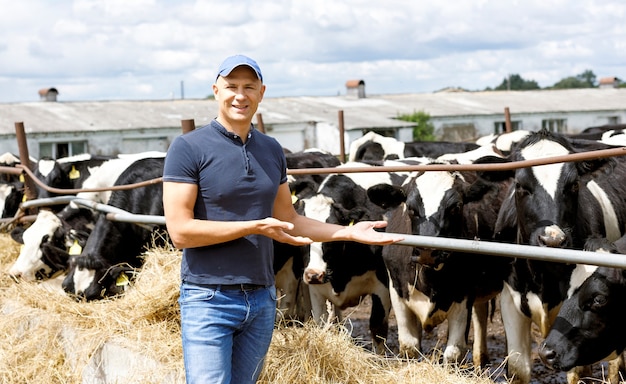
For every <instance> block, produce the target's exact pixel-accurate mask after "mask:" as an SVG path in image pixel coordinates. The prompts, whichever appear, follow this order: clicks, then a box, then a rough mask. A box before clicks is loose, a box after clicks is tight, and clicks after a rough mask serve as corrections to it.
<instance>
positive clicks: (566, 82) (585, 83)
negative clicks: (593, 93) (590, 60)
mask: <svg viewBox="0 0 626 384" xmlns="http://www.w3.org/2000/svg"><path fill="white" fill-rule="evenodd" d="M595 87H596V75H595V74H594V73H593V71H592V70H590V69H587V70H585V71H584V72H583V73H581V74H579V75H577V76H569V77H566V78H564V79H561V80H559V81H558V82H557V83H556V84H554V85H553V86H552V88H553V89H571V88H595Z"/></svg>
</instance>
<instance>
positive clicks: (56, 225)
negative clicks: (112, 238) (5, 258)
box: [9, 209, 93, 281]
mask: <svg viewBox="0 0 626 384" xmlns="http://www.w3.org/2000/svg"><path fill="white" fill-rule="evenodd" d="M92 221H93V213H92V212H91V210H88V209H76V210H72V211H71V212H70V211H68V210H65V211H63V212H61V213H59V214H55V213H53V212H51V211H48V210H40V211H39V213H38V214H37V218H36V219H35V221H34V222H33V224H31V225H30V226H29V227H28V228H27V229H26V230H24V229H23V228H22V227H17V228H15V229H14V230H13V231H12V232H11V237H12V238H13V239H14V240H15V241H17V242H19V243H22V244H23V246H22V249H21V251H20V254H19V256H18V258H17V260H16V261H15V263H14V264H13V266H12V267H11V268H10V270H9V274H10V275H11V276H13V277H14V278H16V279H17V278H20V279H23V280H26V281H33V280H43V279H48V278H50V277H52V276H53V275H55V274H57V273H59V272H63V271H65V269H66V268H67V261H68V258H69V256H70V254H72V253H80V250H81V249H82V247H83V246H84V245H85V243H86V242H87V238H88V236H89V233H90V232H91V227H92Z"/></svg>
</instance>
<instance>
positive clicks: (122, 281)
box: [115, 272, 130, 287]
mask: <svg viewBox="0 0 626 384" xmlns="http://www.w3.org/2000/svg"><path fill="white" fill-rule="evenodd" d="M129 283H130V280H129V279H128V276H126V274H125V273H124V272H121V273H120V275H119V276H118V277H117V280H115V285H117V286H118V287H123V286H125V285H128V284H129Z"/></svg>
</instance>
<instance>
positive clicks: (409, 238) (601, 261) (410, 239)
mask: <svg viewBox="0 0 626 384" xmlns="http://www.w3.org/2000/svg"><path fill="white" fill-rule="evenodd" d="M70 202H74V203H75V204H78V205H81V206H84V207H87V208H91V209H94V210H98V211H101V212H104V213H106V218H107V219H109V220H111V221H122V222H129V223H134V224H137V225H140V226H142V227H144V228H147V229H152V227H151V225H152V226H153V225H165V217H164V216H155V215H139V214H134V213H130V212H127V211H125V210H123V209H120V208H116V207H113V206H110V205H106V204H101V203H96V202H94V201H92V200H87V199H81V198H77V197H76V196H58V197H52V198H45V199H35V200H30V201H25V202H23V203H22V205H23V206H24V208H33V207H41V206H48V205H56V204H69V203H70ZM394 235H399V236H402V237H404V240H402V241H399V242H397V243H395V244H397V245H405V246H412V247H422V248H433V249H445V250H449V251H457V252H467V253H480V254H485V255H494V256H503V257H510V258H515V257H519V258H523V259H532V260H541V261H552V262H557V263H573V264H589V265H598V266H605V267H614V268H622V269H626V255H623V254H617V253H600V252H586V251H579V250H574V249H561V248H549V247H538V246H533V245H520V244H509V243H497V242H490V241H483V240H466V239H451V238H445V237H432V236H420V235H408V234H394Z"/></svg>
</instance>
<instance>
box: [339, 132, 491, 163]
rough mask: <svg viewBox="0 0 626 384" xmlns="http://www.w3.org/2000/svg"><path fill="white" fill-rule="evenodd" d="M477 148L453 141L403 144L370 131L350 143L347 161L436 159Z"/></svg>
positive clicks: (471, 144)
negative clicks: (411, 158) (410, 158)
mask: <svg viewBox="0 0 626 384" xmlns="http://www.w3.org/2000/svg"><path fill="white" fill-rule="evenodd" d="M478 147H479V145H478V144H476V143H469V142H454V141H413V142H406V143H405V142H402V141H399V140H397V139H395V138H393V137H385V136H382V135H379V134H377V133H375V132H372V131H370V132H368V133H366V134H365V135H363V136H362V137H360V138H358V139H357V140H355V141H353V142H352V143H350V153H349V161H381V160H397V159H404V158H408V157H414V158H417V157H426V158H437V157H439V156H441V155H444V154H447V153H462V152H467V151H470V150H474V149H476V148H478Z"/></svg>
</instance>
